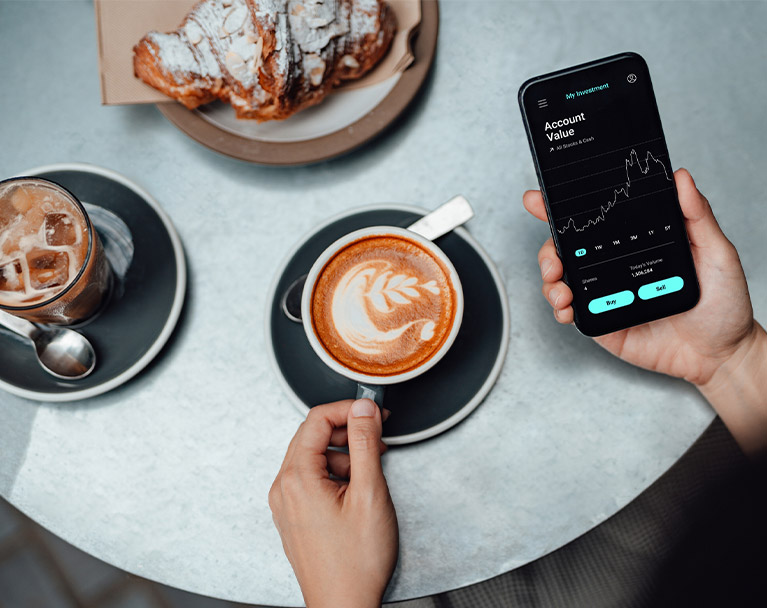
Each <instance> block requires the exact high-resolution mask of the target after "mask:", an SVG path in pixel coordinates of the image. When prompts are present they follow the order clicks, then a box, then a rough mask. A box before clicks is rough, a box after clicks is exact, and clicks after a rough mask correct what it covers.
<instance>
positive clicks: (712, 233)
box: [674, 169, 728, 248]
mask: <svg viewBox="0 0 767 608" xmlns="http://www.w3.org/2000/svg"><path fill="white" fill-rule="evenodd" d="M674 180H675V181H676V190H677V193H678V194H679V205H680V206H681V207H682V213H683V214H684V219H685V227H686V228H687V236H688V238H689V239H690V243H691V244H692V245H694V246H695V247H703V248H705V247H711V246H717V245H721V244H722V243H723V242H728V241H727V237H726V236H725V235H724V233H723V232H722V229H721V228H720V227H719V224H718V223H717V221H716V218H715V217H714V212H713V211H712V210H711V205H710V204H709V202H708V200H707V199H706V197H705V196H703V195H702V194H701V193H700V191H699V190H698V188H697V187H696V186H695V181H694V180H693V179H692V175H690V173H689V172H688V171H687V169H679V170H678V171H675V172H674Z"/></svg>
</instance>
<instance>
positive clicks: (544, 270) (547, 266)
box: [541, 258, 551, 279]
mask: <svg viewBox="0 0 767 608" xmlns="http://www.w3.org/2000/svg"><path fill="white" fill-rule="evenodd" d="M550 271H551V260H550V259H548V258H544V259H543V261H542V262H541V277H543V278H544V279H545V278H546V275H547V274H549V272H550Z"/></svg>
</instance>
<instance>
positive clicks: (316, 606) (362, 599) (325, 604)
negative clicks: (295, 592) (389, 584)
mask: <svg viewBox="0 0 767 608" xmlns="http://www.w3.org/2000/svg"><path fill="white" fill-rule="evenodd" d="M339 591H340V593H332V594H327V595H323V597H304V599H305V600H306V608H381V605H382V603H383V592H380V593H379V592H377V591H375V590H366V591H363V590H360V589H349V588H347V589H345V590H339Z"/></svg>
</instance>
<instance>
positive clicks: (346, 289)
mask: <svg viewBox="0 0 767 608" xmlns="http://www.w3.org/2000/svg"><path fill="white" fill-rule="evenodd" d="M457 206H460V207H461V209H460V213H459V215H458V216H456V215H455V214H454V213H451V211H455V209H456V207H457ZM472 214H473V212H472V211H471V208H470V207H469V206H468V202H466V200H465V199H463V197H459V198H457V199H453V201H450V202H449V203H447V204H446V205H444V206H443V207H441V208H440V209H439V210H437V212H434V214H429V215H428V216H426V217H425V218H424V219H423V220H420V221H419V222H417V223H416V224H414V225H413V226H411V228H410V229H404V228H399V227H395V226H374V227H370V228H363V229H361V230H357V231H354V232H352V233H350V234H347V235H345V236H343V237H342V238H340V239H338V240H337V241H336V242H334V243H333V244H332V245H330V246H329V247H328V248H327V249H325V251H324V252H323V253H322V254H321V255H320V256H319V257H318V258H317V260H316V261H315V263H314V264H313V266H312V268H311V270H310V271H309V274H308V275H307V279H306V283H305V286H304V289H303V294H302V299H301V318H302V322H303V326H304V330H305V332H306V336H307V338H308V340H309V343H310V344H311V346H312V348H313V350H314V351H315V353H316V354H317V355H318V356H319V357H320V359H321V360H322V361H323V362H324V363H325V364H326V365H327V366H328V367H329V368H330V369H332V370H333V371H335V372H337V373H339V374H340V375H342V376H345V377H347V378H349V379H351V380H354V381H356V382H357V383H358V384H359V385H360V387H361V388H362V389H367V390H361V391H360V392H358V397H359V396H366V397H370V398H374V397H375V399H376V401H377V402H378V403H379V405H380V404H381V403H380V402H381V399H382V396H383V390H382V388H381V387H383V386H384V385H388V384H395V383H398V382H404V381H406V380H410V379H412V378H415V377H416V376H418V375H420V374H422V373H424V372H425V371H427V370H429V369H431V368H432V367H433V366H434V365H436V364H437V362H438V361H439V360H440V359H441V358H442V357H443V356H444V355H445V354H446V353H447V351H448V350H449V349H450V346H451V345H452V344H453V342H454V340H455V337H456V336H457V334H458V330H459V329H460V326H461V320H462V317H463V291H462V288H461V281H460V278H459V277H458V273H457V272H456V270H455V268H454V267H453V264H452V263H451V262H450V260H449V259H448V257H447V256H446V255H445V254H444V252H443V251H442V250H441V249H440V248H439V247H438V246H437V245H435V244H434V243H433V242H432V241H431V240H429V239H428V238H425V237H424V236H422V235H421V234H419V233H417V232H415V231H414V229H418V226H419V225H420V226H422V227H423V226H425V227H426V228H424V231H425V232H427V234H429V236H432V238H437V236H441V235H442V234H444V233H446V232H448V231H450V230H452V229H453V228H455V227H457V226H458V225H460V224H462V223H464V222H465V221H467V220H468V219H469V218H470V217H471V216H472ZM440 218H441V219H440Z"/></svg>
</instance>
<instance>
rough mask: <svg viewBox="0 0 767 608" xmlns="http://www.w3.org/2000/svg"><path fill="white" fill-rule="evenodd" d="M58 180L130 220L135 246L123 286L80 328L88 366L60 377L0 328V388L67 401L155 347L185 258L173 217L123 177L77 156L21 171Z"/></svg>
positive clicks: (165, 329)
mask: <svg viewBox="0 0 767 608" xmlns="http://www.w3.org/2000/svg"><path fill="white" fill-rule="evenodd" d="M24 175H36V176H39V177H44V178H46V179H50V180H52V181H54V182H56V183H59V184H61V185H62V186H64V187H65V188H67V189H68V190H69V191H70V192H72V193H73V194H74V195H75V196H76V197H77V198H79V199H80V200H81V201H83V202H86V203H91V204H95V205H98V206H100V207H103V208H105V209H107V210H109V211H111V212H112V213H114V214H115V215H117V216H118V217H119V218H120V219H122V221H123V222H125V224H126V225H127V226H128V228H129V230H130V232H131V235H132V238H133V244H134V247H135V251H134V255H133V261H132V263H131V265H130V267H129V268H128V271H127V274H126V275H125V278H124V281H123V283H122V285H121V289H116V290H113V293H112V297H111V299H110V300H109V302H108V304H107V305H106V306H105V308H104V310H103V311H102V312H101V313H100V314H99V315H98V316H97V317H96V318H95V319H94V320H92V321H90V322H86V323H85V324H84V325H83V326H82V327H79V328H77V329H78V331H80V332H81V333H83V334H84V335H85V336H86V337H87V338H88V339H89V340H90V341H91V343H92V344H93V346H94V348H95V349H96V356H97V364H96V369H95V370H94V371H93V373H92V374H91V375H90V376H88V377H87V378H84V379H82V380H76V381H67V380H59V379H57V378H54V377H53V376H50V375H49V374H47V373H46V372H44V371H43V369H42V368H41V367H40V365H39V364H38V362H37V360H36V358H35V355H34V349H33V348H32V346H31V345H30V344H29V343H27V342H25V341H24V340H23V339H21V338H18V337H16V336H15V334H12V333H10V332H8V331H7V330H5V329H2V328H0V388H2V389H5V390H7V391H8V392H11V393H14V394H17V395H20V396H22V397H27V398H30V399H36V400H38V401H72V400H75V399H84V398H86V397H92V396H94V395H98V394H101V393H104V392H106V391H108V390H111V389H113V388H115V387H116V386H119V385H120V384H123V383H124V382H127V381H128V380H129V379H130V378H132V377H133V376H135V375H136V374H137V373H139V372H140V371H141V370H142V369H143V368H144V367H146V365H147V364H148V363H149V362H150V361H151V360H152V359H153V358H154V357H155V356H156V355H157V353H158V352H159V351H160V349H162V347H163V346H164V345H165V343H166V342H167V340H168V338H169V337H170V335H171V333H172V331H173V328H174V327H175V325H176V322H177V321H178V317H179V314H180V313H181V308H182V306H183V303H184V294H185V292H186V262H185V260H184V253H183V249H182V247H181V241H180V240H179V238H178V234H177V233H176V231H175V229H174V228H173V225H172V224H171V222H170V220H169V219H168V217H167V215H165V213H164V212H163V211H162V209H161V208H160V206H159V205H158V204H157V202H156V201H155V200H154V199H153V198H152V197H151V196H150V195H149V194H148V193H147V192H145V191H143V190H142V189H141V188H140V187H138V186H137V185H135V184H134V183H132V182H131V181H130V180H128V179H127V178H125V177H123V176H121V175H119V174H117V173H114V172H113V171H109V170H107V169H102V168H100V167H95V166H93V165H84V164H80V163H72V164H61V165H50V166H46V167H39V168H37V169H32V170H30V171H26V172H25V173H24Z"/></svg>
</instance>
